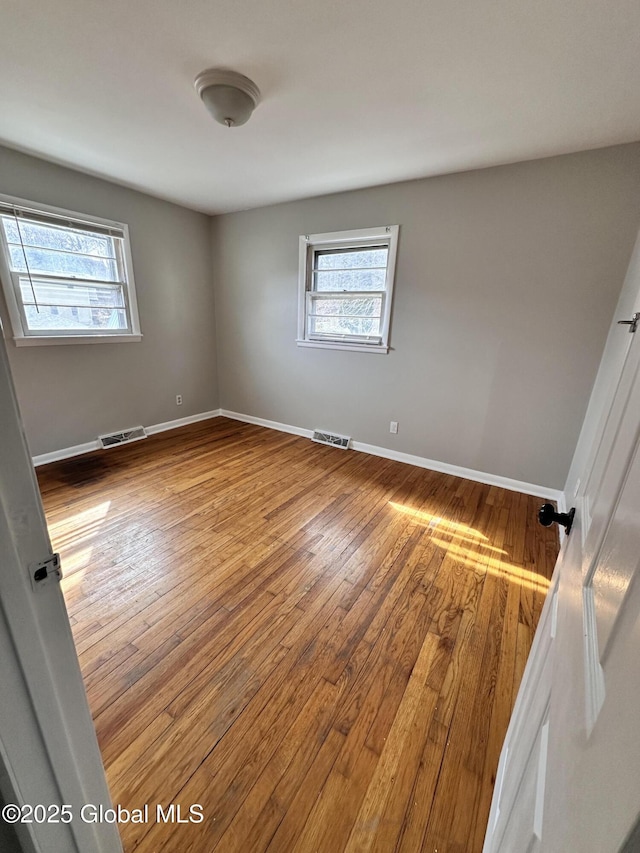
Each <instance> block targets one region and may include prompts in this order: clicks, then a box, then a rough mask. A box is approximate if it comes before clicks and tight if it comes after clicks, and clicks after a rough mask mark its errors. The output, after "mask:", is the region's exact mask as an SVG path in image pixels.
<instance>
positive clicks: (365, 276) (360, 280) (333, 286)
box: [313, 270, 387, 293]
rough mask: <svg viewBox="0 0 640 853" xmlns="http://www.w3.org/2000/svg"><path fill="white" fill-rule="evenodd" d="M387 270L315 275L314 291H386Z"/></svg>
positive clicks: (324, 272)
mask: <svg viewBox="0 0 640 853" xmlns="http://www.w3.org/2000/svg"><path fill="white" fill-rule="evenodd" d="M386 274H387V273H386V270H340V271H331V270H327V271H318V272H316V273H314V280H315V281H314V288H313V289H314V290H317V291H318V292H319V293H326V292H329V291H349V290H377V291H380V290H384V288H385V278H386Z"/></svg>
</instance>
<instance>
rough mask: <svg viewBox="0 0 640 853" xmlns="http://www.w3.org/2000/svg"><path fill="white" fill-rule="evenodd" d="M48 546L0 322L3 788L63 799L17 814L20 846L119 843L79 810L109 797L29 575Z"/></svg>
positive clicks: (70, 665) (57, 592)
mask: <svg viewBox="0 0 640 853" xmlns="http://www.w3.org/2000/svg"><path fill="white" fill-rule="evenodd" d="M45 416H46V414H45ZM51 554H52V548H51V543H50V540H49V535H48V531H47V526H46V521H45V516H44V510H43V508H42V502H41V500H40V492H39V490H38V484H37V480H36V476H35V471H34V468H33V463H32V460H31V456H30V454H29V449H28V446H27V441H26V437H25V434H24V429H23V426H22V421H21V418H20V411H19V407H18V402H17V398H16V394H15V389H14V386H13V381H12V378H11V372H10V367H9V360H8V356H7V350H6V344H5V340H4V337H3V335H2V333H1V329H0V566H1V567H2V570H1V571H0V678H1V683H2V694H3V695H2V702H0V761H1V762H2V763H3V764H4V767H5V774H3V776H4V784H3V790H2V794H3V797H4V798H5V801H6V802H17V803H18V805H24V804H30V805H33V806H35V805H37V804H39V805H44V806H50V805H58V806H61V805H69V806H70V807H71V813H72V815H73V820H72V821H71V822H70V823H49V822H45V823H37V822H34V823H31V824H16V830H17V832H18V836H19V840H20V842H21V844H22V846H23V849H24V850H27V851H37V853H72V851H73V853H75V851H77V853H121V851H122V845H121V842H120V837H119V834H118V830H117V828H116V826H115V825H114V824H111V823H85V822H84V821H83V820H82V817H81V809H82V806H83V805H85V804H95V805H97V806H99V805H102V806H104V807H105V808H109V807H110V806H111V800H110V796H109V790H108V787H107V780H106V776H105V773H104V767H103V764H102V758H101V755H100V750H99V747H98V741H97V737H96V733H95V729H94V726H93V721H92V718H91V712H90V710H89V705H88V702H87V697H86V693H85V689H84V683H83V680H82V674H81V672H80V666H79V663H78V657H77V653H76V649H75V645H74V642H73V636H72V633H71V626H70V623H69V618H68V616H67V611H66V608H65V603H64V598H63V596H62V590H61V589H60V585H59V583H58V581H57V580H56V579H53V578H51V579H47V580H45V581H43V582H41V583H40V584H37V583H36V582H34V581H33V580H32V577H31V575H32V573H33V564H34V563H38V562H40V561H42V560H45V559H47V558H48V557H49V556H50V555H51ZM30 567H31V568H30ZM63 568H64V567H63ZM9 798H13V799H9ZM50 816H51V817H55V815H54V814H53V812H52V813H50Z"/></svg>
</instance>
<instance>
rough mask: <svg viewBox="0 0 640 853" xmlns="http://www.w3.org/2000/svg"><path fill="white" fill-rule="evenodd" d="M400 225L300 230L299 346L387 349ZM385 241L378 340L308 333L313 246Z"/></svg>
mask: <svg viewBox="0 0 640 853" xmlns="http://www.w3.org/2000/svg"><path fill="white" fill-rule="evenodd" d="M399 231H400V226H399V225H381V226H378V227H377V228H360V229H357V230H355V231H331V232H329V233H325V234H301V235H300V237H299V239H298V334H297V337H296V343H297V344H298V346H315V347H316V348H317V349H342V350H357V351H358V352H378V353H382V354H386V353H387V352H388V351H389V335H390V333H391V308H392V302H393V286H394V281H395V272H396V257H397V250H398V234H399ZM379 242H383V243H385V245H386V246H387V247H388V254H387V268H386V275H385V287H384V291H381V292H380V294H379V295H380V296H381V297H382V316H381V318H380V343H379V344H377V345H371V344H368V343H366V342H364V341H363V342H359V341H358V340H356V339H355V338H352V339H351V340H344V341H343V340H341V339H340V338H338V337H336V338H334V339H332V338H330V337H329V336H327V338H326V340H322V339H318V337H317V336H316V337H311V336H309V335H308V324H307V315H308V294H309V293H310V291H311V290H312V285H311V279H312V267H313V263H312V259H313V255H314V252H315V250H316V249H319V250H320V249H333V248H336V249H339V248H344V247H346V248H349V247H354V248H356V247H363V248H364V247H365V246H367V245H376V244H377V243H379Z"/></svg>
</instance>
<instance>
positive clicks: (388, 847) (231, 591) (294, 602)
mask: <svg viewBox="0 0 640 853" xmlns="http://www.w3.org/2000/svg"><path fill="white" fill-rule="evenodd" d="M38 478H39V482H40V487H41V491H42V496H43V500H44V504H45V510H46V513H47V519H48V523H49V526H50V531H51V536H52V540H53V544H54V547H55V548H56V549H57V550H60V552H61V554H62V563H63V568H64V571H65V578H64V580H63V589H64V595H65V599H66V601H67V607H68V611H69V614H70V618H71V622H72V626H73V632H74V636H75V640H76V645H77V648H78V653H79V657H80V664H81V667H82V671H83V674H84V678H85V683H86V687H87V693H88V697H89V703H90V706H91V709H92V713H93V716H94V720H95V724H96V729H97V733H98V739H99V742H100V747H101V750H102V754H103V758H104V762H105V767H106V771H107V776H108V779H109V784H110V788H111V793H112V797H113V801H114V802H115V803H120V804H121V805H122V806H123V807H125V808H127V809H134V808H141V807H142V806H143V805H144V804H145V803H148V804H151V806H152V814H151V815H150V820H149V823H146V824H133V823H129V824H123V825H121V834H122V838H123V843H124V846H125V850H126V851H127V853H130V851H133V850H136V851H140V853H158V851H169V852H170V853H188V851H195V853H209V851H214V850H215V851H224V853H236V851H237V853H240V851H242V853H259V851H270V853H289V851H291V853H312V852H313V853H317V851H322V853H341V851H348V853H355V851H380V853H390V851H402V853H418V851H429V852H430V853H433V851H436V850H437V851H438V853H479V851H481V848H482V842H483V838H484V831H485V826H486V822H487V818H488V812H489V805H490V800H491V794H492V789H493V782H494V776H495V772H496V768H497V762H498V756H499V753H500V748H501V743H502V740H503V737H504V734H505V731H506V727H507V724H508V720H509V715H510V712H511V708H512V705H513V701H514V699H515V695H516V692H517V689H518V685H519V682H520V678H521V676H522V672H523V668H524V665H525V662H526V658H527V654H528V652H529V648H530V645H531V641H532V638H533V632H534V630H535V626H536V623H537V620H538V618H539V615H540V610H541V607H542V604H543V601H544V597H545V594H546V591H547V588H548V584H549V580H548V579H549V578H550V577H551V572H552V569H553V565H554V563H555V559H556V555H557V550H558V542H557V535H556V533H555V531H551V530H546V529H543V528H542V527H540V526H539V525H538V524H537V523H536V511H537V508H538V506H539V504H540V499H537V498H532V497H527V496H525V495H521V494H517V493H514V492H508V491H505V490H502V489H498V488H495V487H489V486H484V485H481V484H479V483H473V482H470V481H467V480H462V479H458V478H455V477H450V476H446V475H443V474H437V473H433V472H430V471H425V470H422V469H419V468H414V467H412V466H409V465H403V464H401V463H398V462H392V461H388V460H384V459H380V458H376V457H372V456H368V455H365V454H361V453H355V452H345V451H341V450H337V449H334V448H326V447H322V446H320V445H318V444H314V443H312V442H310V441H308V440H307V439H303V438H298V437H294V436H290V435H286V434H283V433H278V432H274V431H271V430H266V429H263V428H261V427H255V426H249V425H245V424H240V423H237V422H234V421H230V420H227V419H225V418H218V419H215V420H213V421H207V422H203V423H199V424H194V425H192V426H189V427H185V428H182V429H179V430H175V431H173V432H171V433H164V434H161V435H157V436H154V437H153V438H150V439H147V440H145V441H142V442H138V443H136V444H132V445H128V446H125V447H122V448H117V449H114V450H109V451H105V452H101V453H95V454H90V455H87V456H83V457H79V458H77V459H75V460H67V461H65V462H60V463H55V464H52V465H49V466H46V467H44V468H40V469H39V471H38ZM156 803H160V804H161V805H163V806H164V807H165V808H166V807H167V806H168V805H169V804H170V803H175V804H179V805H180V806H181V811H182V817H183V818H184V817H188V815H189V807H190V806H191V805H192V804H200V805H201V806H202V813H203V815H204V819H203V821H202V822H201V823H167V824H163V823H157V822H155V820H154V818H155V811H154V810H155V804H156Z"/></svg>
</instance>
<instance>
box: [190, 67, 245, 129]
mask: <svg viewBox="0 0 640 853" xmlns="http://www.w3.org/2000/svg"><path fill="white" fill-rule="evenodd" d="M194 85H195V87H196V92H197V93H198V94H199V95H200V97H201V98H202V100H203V101H204V105H205V106H206V108H207V109H208V110H209V112H210V113H211V115H212V116H213V117H214V119H215V120H216V121H218V122H220V124H226V125H227V127H238V126H239V125H241V124H245V122H247V121H249V118H250V116H251V113H252V112H253V111H254V109H255V108H256V107H257V106H258V104H259V103H260V89H258V87H257V86H256V84H255V83H254V82H253V80H249V78H248V77H245V76H244V74H238V73H237V72H236V71H225V70H224V69H222V68H209V69H208V70H207V71H202V72H201V73H200V74H198V76H197V77H196V79H195V84H194Z"/></svg>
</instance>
